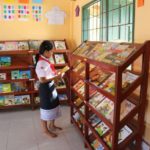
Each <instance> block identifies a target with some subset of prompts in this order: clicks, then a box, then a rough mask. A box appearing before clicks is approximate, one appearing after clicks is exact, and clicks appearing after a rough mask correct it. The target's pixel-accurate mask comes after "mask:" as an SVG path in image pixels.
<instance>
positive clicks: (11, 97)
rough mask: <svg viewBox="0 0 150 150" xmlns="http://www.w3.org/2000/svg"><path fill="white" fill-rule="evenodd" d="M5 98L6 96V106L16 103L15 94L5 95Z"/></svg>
mask: <svg viewBox="0 0 150 150" xmlns="http://www.w3.org/2000/svg"><path fill="white" fill-rule="evenodd" d="M4 98H5V101H4V103H5V106H8V105H14V104H15V98H14V95H5V96H4Z"/></svg>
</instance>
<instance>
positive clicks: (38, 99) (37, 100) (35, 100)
mask: <svg viewBox="0 0 150 150" xmlns="http://www.w3.org/2000/svg"><path fill="white" fill-rule="evenodd" d="M34 102H35V104H39V103H40V97H39V96H36V97H35V98H34Z"/></svg>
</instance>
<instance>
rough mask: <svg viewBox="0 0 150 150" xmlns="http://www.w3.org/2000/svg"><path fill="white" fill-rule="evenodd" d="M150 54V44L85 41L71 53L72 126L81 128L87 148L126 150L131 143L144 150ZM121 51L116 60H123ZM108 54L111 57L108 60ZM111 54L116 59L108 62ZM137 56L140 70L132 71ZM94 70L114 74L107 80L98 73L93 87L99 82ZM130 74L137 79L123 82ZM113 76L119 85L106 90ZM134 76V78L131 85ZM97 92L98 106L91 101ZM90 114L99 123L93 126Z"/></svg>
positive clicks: (138, 149)
mask: <svg viewBox="0 0 150 150" xmlns="http://www.w3.org/2000/svg"><path fill="white" fill-rule="evenodd" d="M125 45H126V46H127V47H128V48H129V49H128V48H127V47H126V46H125ZM125 47H126V48H125ZM120 49H121V50H120ZM131 49H132V50H133V51H132V52H131V51H130V52H129V53H128V55H126V52H127V50H131ZM149 49H150V41H146V42H145V43H144V44H128V43H122V44H119V45H118V44H116V43H103V42H90V41H86V42H83V43H82V44H81V45H80V46H79V47H77V49H75V50H74V51H73V53H71V52H70V53H69V54H68V57H69V60H70V61H69V62H70V67H71V70H70V81H69V85H70V92H69V100H70V104H71V122H72V123H73V124H74V125H75V126H76V127H77V129H78V131H79V132H80V133H81V135H82V136H83V138H84V141H85V145H86V147H88V148H89V149H90V150H93V149H98V148H99V149H100V150H120V149H126V148H127V147H128V146H129V145H130V144H132V143H134V146H135V147H134V149H136V150H141V141H142V135H143V133H144V112H145V107H146V102H147V100H146V96H147V86H148V85H147V83H148V70H149ZM102 51H103V53H102ZM123 51H124V52H125V51H126V52H125V53H124V52H123ZM109 52H110V53H109ZM120 52H123V53H122V54H123V55H124V54H125V57H124V59H123V60H122V59H121V60H118V59H119V58H121V57H120V56H119V55H120V54H119V53H120ZM106 53H107V55H105V54H106ZM114 53H115V54H114ZM108 54H109V57H108ZM118 54H119V55H118ZM122 54H121V56H122ZM113 55H114V58H113V57H110V56H113ZM116 56H117V57H116ZM99 57H100V58H99ZM139 57H140V58H141V59H142V64H141V66H139V67H138V68H140V69H139V70H138V71H137V70H134V67H132V66H134V64H135V61H136V60H137V59H139ZM110 58H111V60H110ZM107 59H109V60H107ZM118 61H119V63H118ZM81 63H82V64H84V65H83V66H84V67H83V69H81V68H82V67H81ZM113 63H114V64H113ZM115 63H116V64H115ZM78 65H80V67H78ZM91 66H92V67H91ZM93 66H95V67H96V71H98V70H102V71H104V72H107V73H108V72H109V73H111V75H110V76H105V78H103V77H104V76H103V74H102V73H101V72H100V73H101V74H100V78H101V79H100V82H99V84H95V83H97V82H93V81H92V74H91V72H92V68H94V67H93ZM77 68H80V69H79V70H78V69H77ZM75 70H76V71H75ZM126 72H130V73H132V75H133V76H132V75H131V77H129V78H128V77H127V78H125V77H124V75H123V74H126ZM130 73H129V74H130ZM112 74H113V75H115V78H113V79H114V80H112V82H113V81H114V82H113V85H115V86H111V87H109V88H108V87H105V85H106V84H107V83H108V81H110V80H109V79H110V77H111V79H112ZM132 77H133V78H134V77H136V78H134V80H133V78H132ZM124 78H125V79H124ZM130 78H131V80H130ZM128 80H129V81H128ZM130 81H131V82H130ZM110 85H112V83H111V84H110ZM95 91H96V92H95ZM112 91H114V93H113V92H112ZM98 93H100V97H98V98H97V100H96V101H94V98H93V97H94V95H95V94H98ZM102 95H103V97H102ZM92 98H93V99H92ZM108 99H109V101H108ZM127 100H128V102H127V103H126V102H125V101H127ZM98 101H99V102H98ZM106 102H107V103H106ZM108 102H109V103H108ZM95 103H97V105H96V104H95ZM125 103H126V104H125ZM124 104H125V105H124ZM128 105H129V106H130V108H129V107H128ZM133 106H134V107H133ZM122 107H124V108H122ZM131 107H132V109H131ZM123 109H124V110H123ZM107 112H108V113H107ZM106 114H107V115H106ZM92 115H96V116H97V118H99V123H97V124H94V123H93V120H92V119H91V116H92ZM95 122H97V120H95Z"/></svg>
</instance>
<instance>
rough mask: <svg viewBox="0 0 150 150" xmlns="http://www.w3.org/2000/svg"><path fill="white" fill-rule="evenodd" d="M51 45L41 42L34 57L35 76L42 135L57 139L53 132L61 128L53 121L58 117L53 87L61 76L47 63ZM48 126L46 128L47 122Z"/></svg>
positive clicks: (58, 111)
mask: <svg viewBox="0 0 150 150" xmlns="http://www.w3.org/2000/svg"><path fill="white" fill-rule="evenodd" d="M52 49H53V45H52V44H51V43H50V41H43V42H42V43H41V45H40V49H39V54H37V55H36V62H37V63H36V69H35V71H36V74H37V77H38V79H39V81H40V86H39V96H40V115H41V123H42V127H43V130H44V133H46V134H47V135H49V136H51V137H57V134H56V133H54V132H53V130H55V129H59V130H61V129H62V128H60V127H57V126H55V124H54V123H55V119H56V118H58V117H59V116H60V108H59V99H58V95H57V91H56V88H55V85H54V80H55V79H58V78H60V77H61V76H62V74H60V73H57V72H56V70H55V68H54V65H53V64H51V63H50V62H49V58H50V56H51V55H52ZM49 121H50V126H49V128H48V122H49Z"/></svg>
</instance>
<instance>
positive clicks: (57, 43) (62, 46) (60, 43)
mask: <svg viewBox="0 0 150 150" xmlns="http://www.w3.org/2000/svg"><path fill="white" fill-rule="evenodd" d="M54 46H55V49H67V48H66V43H65V41H54Z"/></svg>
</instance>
